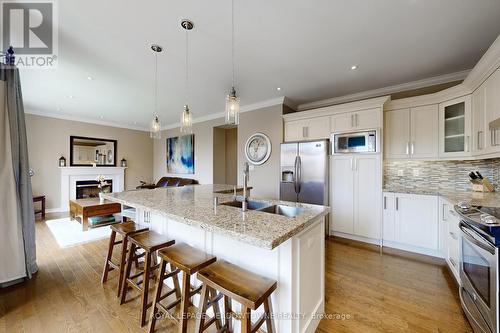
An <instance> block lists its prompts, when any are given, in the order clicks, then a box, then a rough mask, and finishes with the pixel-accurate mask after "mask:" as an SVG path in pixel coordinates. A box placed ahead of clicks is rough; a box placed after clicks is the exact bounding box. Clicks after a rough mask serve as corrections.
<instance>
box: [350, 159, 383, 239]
mask: <svg viewBox="0 0 500 333" xmlns="http://www.w3.org/2000/svg"><path fill="white" fill-rule="evenodd" d="M380 169H381V163H380V156H379V155H358V156H356V157H355V161H354V234H356V235H358V236H362V237H368V238H375V239H379V238H380V218H381V212H380V202H381V201H382V197H381V194H382V192H381V190H382V179H381V172H380Z"/></svg>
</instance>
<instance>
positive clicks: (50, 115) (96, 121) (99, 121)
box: [24, 109, 149, 132]
mask: <svg viewBox="0 0 500 333" xmlns="http://www.w3.org/2000/svg"><path fill="white" fill-rule="evenodd" d="M24 113H27V114H32V115H35V116H42V117H48V118H55V119H63V120H71V121H78V122H82V123H88V124H94V125H102V126H109V127H118V128H125V129H130V130H136V131H142V132H149V128H146V127H142V126H135V125H129V124H125V123H119V122H116V121H108V120H102V119H95V118H91V117H81V116H75V115H68V114H60V113H55V112H45V111H37V110H33V109H25V110H24Z"/></svg>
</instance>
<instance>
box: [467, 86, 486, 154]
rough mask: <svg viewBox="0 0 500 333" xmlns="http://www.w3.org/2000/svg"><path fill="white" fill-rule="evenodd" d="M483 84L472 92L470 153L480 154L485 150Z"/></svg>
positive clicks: (484, 90)
mask: <svg viewBox="0 0 500 333" xmlns="http://www.w3.org/2000/svg"><path fill="white" fill-rule="evenodd" d="M485 92H486V89H485V86H484V85H481V86H480V87H479V88H477V89H476V90H475V91H474V93H472V138H471V143H472V154H473V155H481V154H483V153H485V152H486V149H485V148H486V140H485V139H486V133H489V131H488V130H487V127H486V108H485V106H486V104H485Z"/></svg>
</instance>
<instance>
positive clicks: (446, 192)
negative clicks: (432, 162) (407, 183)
mask: <svg viewBox="0 0 500 333" xmlns="http://www.w3.org/2000/svg"><path fill="white" fill-rule="evenodd" d="M384 192H393V193H407V194H422V195H437V196H440V197H443V198H445V199H446V200H448V201H450V202H451V203H453V204H457V203H459V202H460V201H466V202H469V203H470V204H471V205H475V206H486V207H500V192H475V191H472V190H453V189H440V190H435V189H425V188H422V189H416V188H407V187H385V188H384Z"/></svg>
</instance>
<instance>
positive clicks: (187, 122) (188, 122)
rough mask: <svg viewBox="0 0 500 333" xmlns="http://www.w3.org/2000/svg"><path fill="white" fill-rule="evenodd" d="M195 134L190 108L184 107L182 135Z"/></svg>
mask: <svg viewBox="0 0 500 333" xmlns="http://www.w3.org/2000/svg"><path fill="white" fill-rule="evenodd" d="M192 132H193V119H192V117H191V112H190V111H189V106H187V105H184V111H182V114H181V133H192Z"/></svg>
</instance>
